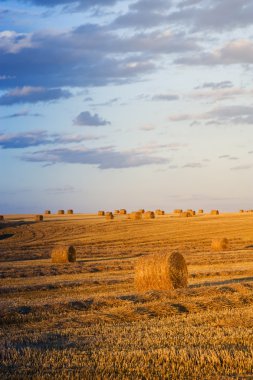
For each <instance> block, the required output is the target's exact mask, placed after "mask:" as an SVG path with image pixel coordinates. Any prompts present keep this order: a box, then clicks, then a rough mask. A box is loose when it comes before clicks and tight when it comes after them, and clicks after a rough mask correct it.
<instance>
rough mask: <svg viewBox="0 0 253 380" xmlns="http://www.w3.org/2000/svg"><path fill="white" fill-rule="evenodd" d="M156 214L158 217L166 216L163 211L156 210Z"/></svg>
mask: <svg viewBox="0 0 253 380" xmlns="http://www.w3.org/2000/svg"><path fill="white" fill-rule="evenodd" d="M155 213H156V214H157V215H164V211H163V210H160V209H159V210H155Z"/></svg>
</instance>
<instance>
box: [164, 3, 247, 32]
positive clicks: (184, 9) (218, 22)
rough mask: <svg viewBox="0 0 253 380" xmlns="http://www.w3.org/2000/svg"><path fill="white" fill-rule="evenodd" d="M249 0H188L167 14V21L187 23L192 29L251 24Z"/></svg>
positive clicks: (212, 28)
mask: <svg viewBox="0 0 253 380" xmlns="http://www.w3.org/2000/svg"><path fill="white" fill-rule="evenodd" d="M252 19H253V4H252V1H251V0H240V1H238V0H212V1H210V0H199V1H198V0H189V1H182V2H181V3H179V9H178V10H176V11H173V12H171V13H170V15H169V21H170V22H171V23H176V24H180V23H181V24H184V25H185V24H186V23H187V24H188V26H189V27H191V28H192V29H193V30H194V31H204V30H211V31H214V32H216V31H221V30H230V29H236V28H246V27H247V26H249V25H252Z"/></svg>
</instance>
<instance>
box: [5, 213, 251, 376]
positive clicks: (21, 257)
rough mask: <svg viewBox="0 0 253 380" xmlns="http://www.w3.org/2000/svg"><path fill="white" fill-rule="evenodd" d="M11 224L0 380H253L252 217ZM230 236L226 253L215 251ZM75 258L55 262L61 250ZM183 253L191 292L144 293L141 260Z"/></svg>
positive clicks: (11, 219) (16, 220) (13, 219)
mask: <svg viewBox="0 0 253 380" xmlns="http://www.w3.org/2000/svg"><path fill="white" fill-rule="evenodd" d="M44 219H45V220H46V223H34V215H5V222H4V223H1V228H0V260H1V273H0V294H1V300H0V323H1V329H0V344H1V358H0V360H1V364H0V377H1V378H2V379H17V378H18V379H28V378H33V379H69V378H73V379H75V378H77V379H78V378H81V379H113V380H114V379H118V380H120V379H133V380H135V379H150V380H151V379H170V380H176V379H181V380H185V379H196V380H197V379H198V380H199V379H207V380H208V379H210V380H213V379H216V380H225V379H226V380H228V379H248V378H250V376H252V373H253V342H252V334H253V328H252V314H253V256H252V254H253V214H252V213H250V212H247V213H246V212H245V213H243V214H240V213H238V212H237V213H234V214H226V213H224V214H223V213H222V214H221V215H220V216H219V217H217V218H214V217H213V216H211V215H210V214H204V215H201V216H196V217H194V218H187V219H185V218H180V217H177V216H176V215H165V216H163V217H162V218H159V217H158V218H156V219H154V220H152V221H148V220H139V221H138V223H137V222H136V223H133V222H132V221H131V220H127V219H126V218H125V217H123V216H118V217H117V218H116V219H115V221H114V222H113V223H108V222H106V220H105V218H101V217H98V216H97V215H91V214H90V215H82V214H76V215H74V216H73V217H72V216H71V215H69V216H67V215H66V216H62V217H61V218H59V217H58V216H57V215H50V216H48V217H46V216H45V215H44ZM223 236H226V237H227V239H228V240H229V250H225V251H222V252H219V251H212V249H211V247H210V242H211V241H212V240H213V239H214V238H222V237H223ZM58 244H64V245H70V244H73V245H74V246H75V247H76V249H77V252H78V259H77V261H76V262H74V263H72V264H71V265H70V264H69V263H66V264H65V263H62V264H56V263H52V262H51V259H50V254H51V250H52V248H53V247H54V246H55V245H58ZM168 249H169V250H170V251H171V252H172V251H174V250H178V251H180V252H182V254H183V256H184V257H185V260H186V263H187V267H188V272H189V277H188V287H187V288H185V289H174V290H173V289H172V290H168V291H166V290H152V291H147V292H145V293H138V292H136V290H135V285H134V268H135V265H136V262H137V261H138V260H139V258H140V256H143V257H144V256H148V255H150V254H154V252H157V253H158V254H159V253H160V252H165V251H166V252H167V251H168Z"/></svg>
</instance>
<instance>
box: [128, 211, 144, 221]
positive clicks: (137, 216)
mask: <svg viewBox="0 0 253 380" xmlns="http://www.w3.org/2000/svg"><path fill="white" fill-rule="evenodd" d="M129 218H130V219H133V220H140V219H142V213H141V212H138V211H136V212H135V211H134V212H131V214H129Z"/></svg>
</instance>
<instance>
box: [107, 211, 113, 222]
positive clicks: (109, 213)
mask: <svg viewBox="0 0 253 380" xmlns="http://www.w3.org/2000/svg"><path fill="white" fill-rule="evenodd" d="M113 218H114V216H113V213H112V212H111V211H107V212H106V213H105V219H106V220H111V219H113Z"/></svg>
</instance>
